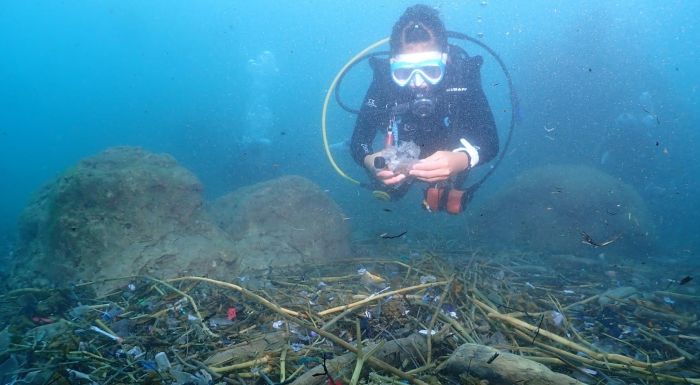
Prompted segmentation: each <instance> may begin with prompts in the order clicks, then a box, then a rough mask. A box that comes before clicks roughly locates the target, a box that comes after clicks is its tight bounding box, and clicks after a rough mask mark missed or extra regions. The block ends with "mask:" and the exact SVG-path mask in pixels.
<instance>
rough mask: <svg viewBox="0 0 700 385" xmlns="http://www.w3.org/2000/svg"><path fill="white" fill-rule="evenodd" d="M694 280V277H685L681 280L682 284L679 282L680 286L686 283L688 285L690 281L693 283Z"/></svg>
mask: <svg viewBox="0 0 700 385" xmlns="http://www.w3.org/2000/svg"><path fill="white" fill-rule="evenodd" d="M692 280H693V277H691V276H689V275H686V276H685V277H683V279H681V280H680V282H678V284H679V285H685V284H686V283H688V282H690V281H692Z"/></svg>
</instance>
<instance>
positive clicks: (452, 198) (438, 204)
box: [423, 187, 472, 214]
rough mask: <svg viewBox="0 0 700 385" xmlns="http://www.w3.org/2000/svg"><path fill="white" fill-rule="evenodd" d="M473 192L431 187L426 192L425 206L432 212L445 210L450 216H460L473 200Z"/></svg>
mask: <svg viewBox="0 0 700 385" xmlns="http://www.w3.org/2000/svg"><path fill="white" fill-rule="evenodd" d="M471 196H472V194H471V191H469V190H466V191H465V190H457V189H447V191H445V189H444V188H441V187H429V188H427V189H426V190H425V199H424V200H423V206H424V207H425V209H426V210H428V211H430V212H436V211H440V210H442V209H444V210H445V211H447V212H448V213H450V214H459V213H461V212H462V211H464V208H465V207H466V206H467V203H468V202H469V201H470V200H471Z"/></svg>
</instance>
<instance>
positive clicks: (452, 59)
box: [350, 5, 499, 214]
mask: <svg viewBox="0 0 700 385" xmlns="http://www.w3.org/2000/svg"><path fill="white" fill-rule="evenodd" d="M447 39H448V34H447V31H446V29H445V26H444V24H443V22H442V20H441V19H440V17H439V14H438V12H437V10H435V9H433V8H431V7H428V6H425V5H415V6H412V7H409V8H408V9H406V11H405V12H404V13H403V15H402V16H401V17H400V18H399V20H398V21H397V22H396V24H394V26H393V29H392V33H391V38H390V58H388V59H386V58H380V57H370V59H369V60H370V65H371V67H372V70H373V72H374V76H373V80H372V83H371V85H370V87H369V89H368V90H367V94H366V95H365V98H364V100H363V103H362V107H361V109H360V111H359V115H358V118H357V121H356V124H355V129H354V132H353V135H352V139H351V141H350V151H351V153H352V156H353V158H354V160H355V161H356V162H357V163H358V164H359V165H361V166H363V167H364V168H365V169H366V171H367V172H368V173H369V174H370V175H371V176H372V177H373V178H374V180H375V182H374V183H375V185H376V186H375V187H376V188H378V189H380V190H381V191H383V192H384V193H385V195H387V196H388V198H389V199H392V200H395V199H399V198H401V197H402V196H403V195H405V194H406V192H407V191H408V190H409V188H410V186H411V184H412V183H413V182H414V181H415V180H419V181H422V182H426V183H427V184H428V187H427V188H426V190H425V200H424V201H423V205H424V207H425V208H426V209H427V210H429V211H431V212H436V211H440V210H445V211H447V212H448V213H451V214H459V213H460V212H462V211H463V210H464V208H465V206H466V204H467V203H468V202H469V200H470V199H471V196H472V192H473V191H470V189H464V188H463V184H464V183H465V181H466V179H467V176H468V174H469V171H470V170H471V169H473V168H474V167H477V166H479V165H483V164H485V163H487V162H489V161H490V160H491V159H493V158H495V157H496V156H497V154H498V150H499V143H498V133H497V130H496V124H495V121H494V117H493V113H492V111H491V108H490V107H489V104H488V101H487V99H486V95H485V94H484V91H483V90H482V87H481V73H480V68H481V64H482V62H483V59H482V57H481V56H469V55H467V53H466V52H465V51H464V50H463V49H461V48H460V47H458V46H455V45H452V44H448V42H447ZM378 131H379V132H381V133H383V134H385V135H386V137H385V140H384V143H385V146H386V147H385V148H383V149H380V150H378V151H377V150H375V149H373V146H372V142H373V141H374V139H375V137H376V135H377V132H378ZM408 142H412V143H413V144H415V145H416V146H417V148H419V149H420V152H419V154H420V155H419V156H417V157H416V158H417V159H415V161H414V162H411V163H410V164H409V165H408V166H407V167H405V168H403V169H396V168H394V169H393V171H392V168H391V167H388V163H387V156H389V155H388V154H389V152H390V151H389V150H390V149H391V147H394V148H399V150H400V149H401V144H403V143H408ZM418 158H419V159H418Z"/></svg>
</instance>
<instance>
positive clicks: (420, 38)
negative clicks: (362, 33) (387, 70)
mask: <svg viewBox="0 0 700 385" xmlns="http://www.w3.org/2000/svg"><path fill="white" fill-rule="evenodd" d="M422 42H435V43H436V45H437V46H438V47H440V48H441V49H442V50H443V51H444V50H446V49H447V32H446V30H445V24H443V23H442V20H440V15H439V14H438V11H437V9H435V8H432V7H429V6H427V5H423V4H417V5H414V6H412V7H408V8H407V9H406V11H405V12H404V13H403V15H401V17H400V18H399V20H398V21H397V22H396V24H394V28H393V29H392V31H391V40H390V42H389V45H390V46H391V54H392V55H395V54H397V53H399V52H401V50H402V48H403V47H404V46H405V45H406V44H410V43H422Z"/></svg>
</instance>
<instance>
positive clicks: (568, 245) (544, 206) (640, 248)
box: [471, 165, 656, 257]
mask: <svg viewBox="0 0 700 385" xmlns="http://www.w3.org/2000/svg"><path fill="white" fill-rule="evenodd" d="M473 218H475V220H476V221H477V222H476V223H478V226H477V225H475V226H472V229H471V230H472V231H473V234H474V236H475V238H476V240H477V241H478V242H480V243H482V244H484V245H486V246H487V247H492V248H493V247H503V248H512V249H520V250H525V251H534V252H540V253H546V254H566V255H578V256H586V257H591V256H596V255H598V254H600V253H605V254H606V255H616V256H630V255H636V256H645V255H653V254H654V251H655V249H656V237H655V235H654V234H655V229H654V226H653V224H652V222H651V219H650V215H649V213H648V210H647V208H646V204H645V202H644V201H643V200H642V198H641V197H640V196H639V194H638V193H637V192H636V191H635V190H634V189H633V188H632V187H631V186H630V185H627V184H624V183H622V182H620V181H619V180H617V179H615V178H613V177H611V176H609V175H607V174H605V173H603V172H601V171H599V170H596V169H594V168H591V167H587V166H577V165H557V166H545V167H540V168H536V169H533V170H530V171H526V172H524V173H523V174H521V175H520V176H518V177H517V178H516V179H515V180H513V181H512V182H511V183H510V184H509V185H508V187H507V188H505V189H504V190H503V191H501V192H499V193H497V194H495V195H494V196H493V197H491V198H489V200H488V201H486V202H485V204H484V205H483V206H482V207H481V208H480V209H478V210H475V212H474V214H473ZM582 232H585V233H586V234H588V235H589V236H590V237H591V238H592V239H593V240H594V241H596V242H597V243H599V244H601V243H604V242H606V241H609V240H612V239H615V241H614V242H612V243H610V244H608V245H606V246H604V247H595V246H593V245H591V244H587V243H584V242H582V241H583V234H582Z"/></svg>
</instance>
